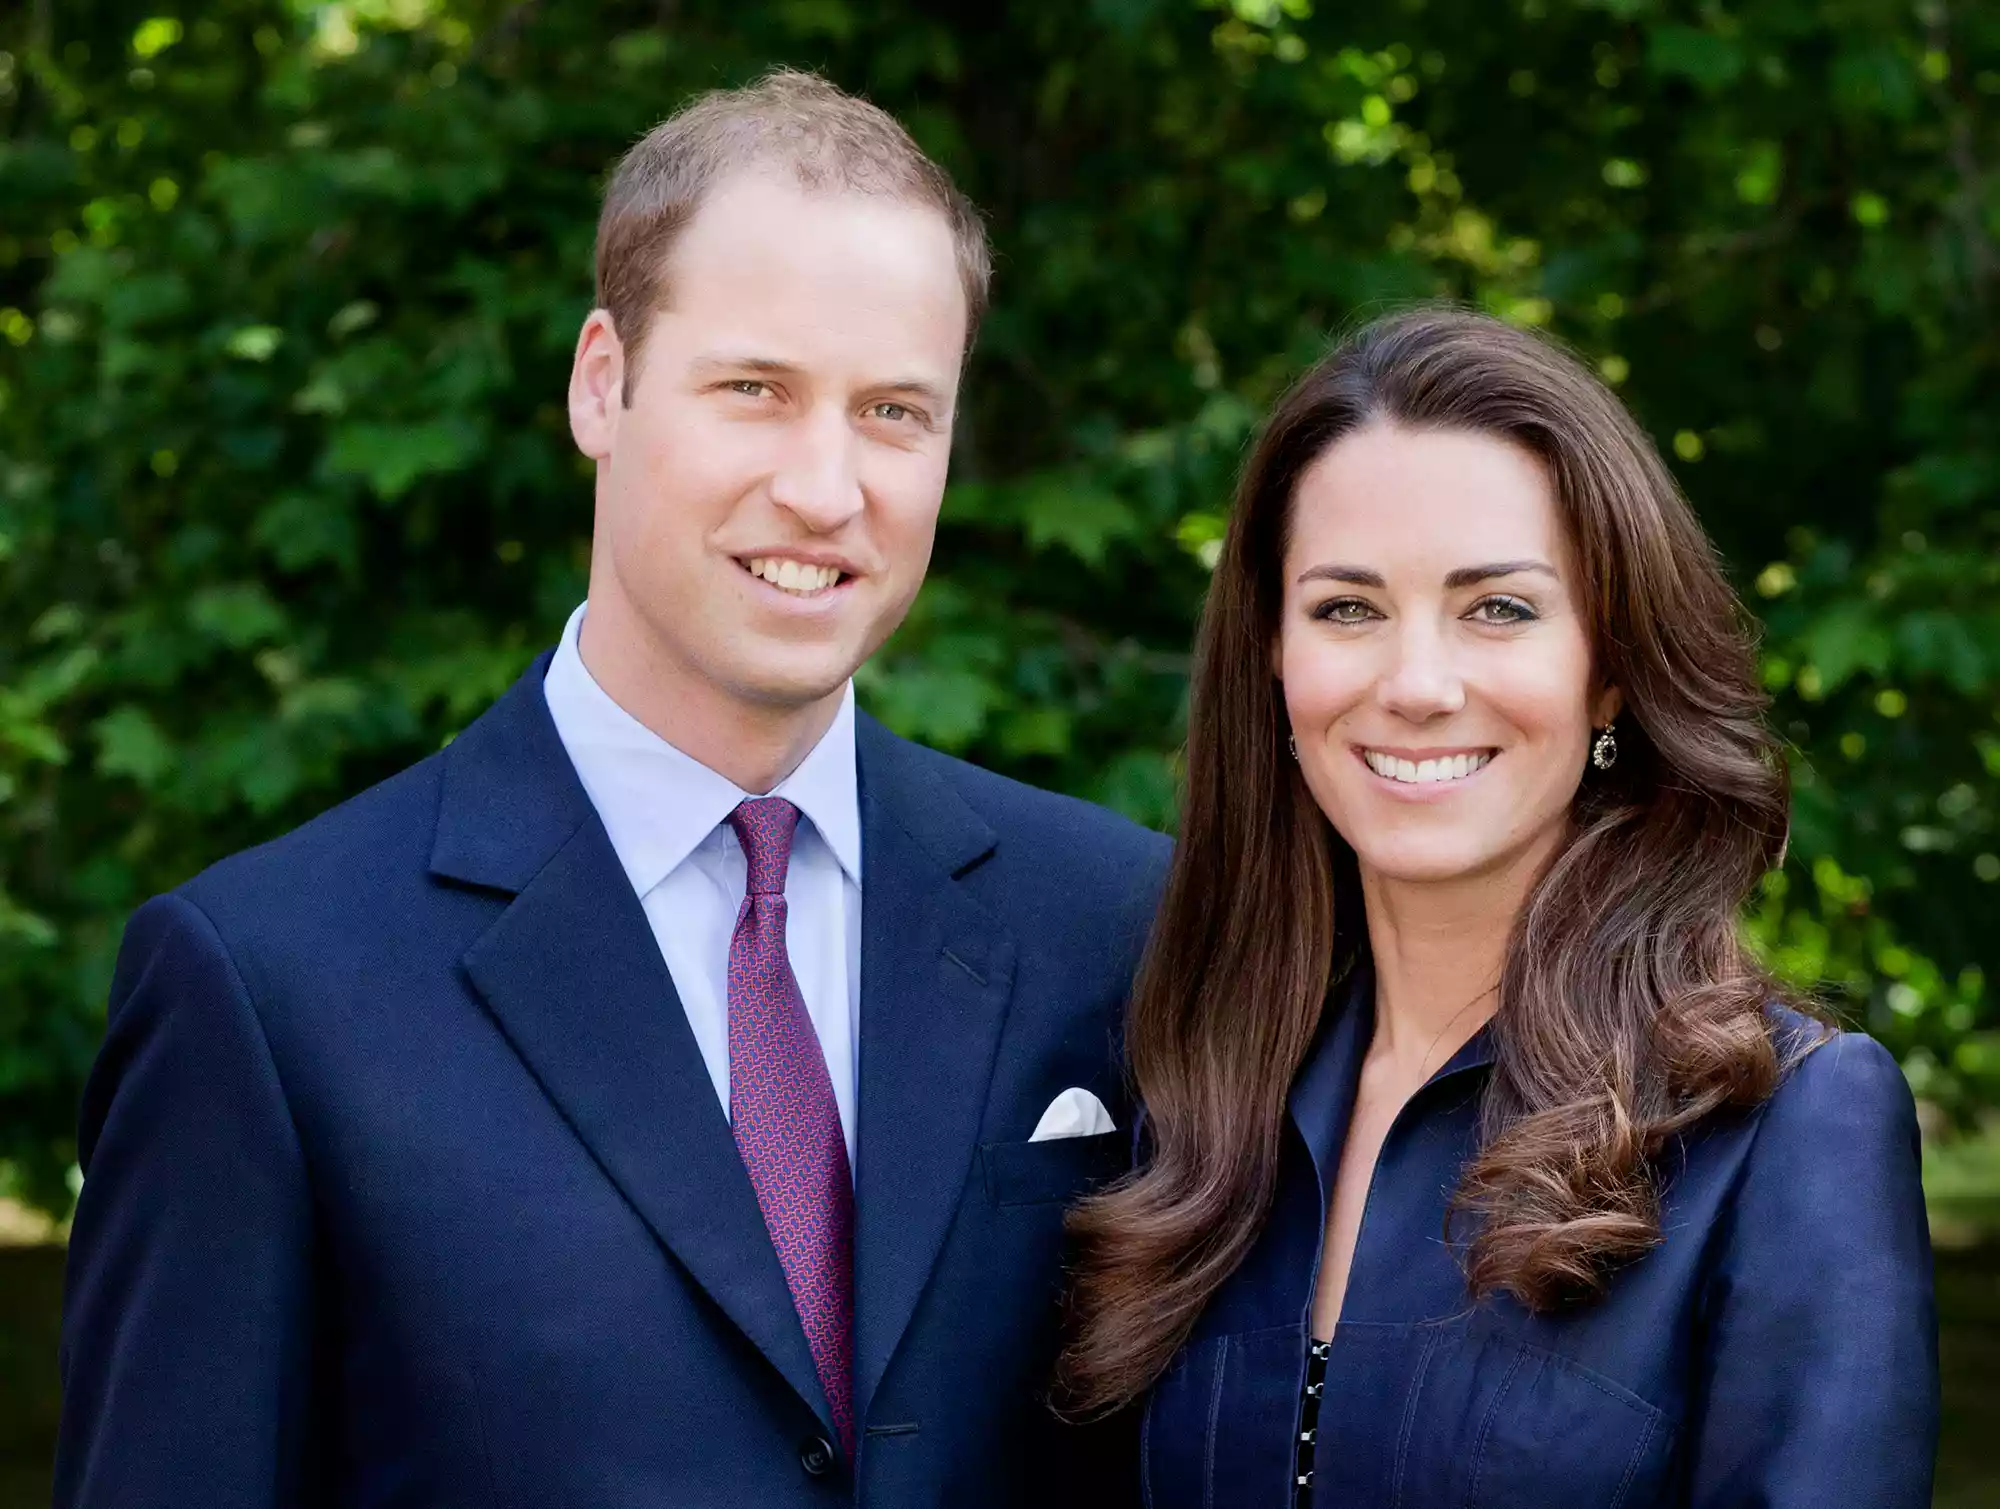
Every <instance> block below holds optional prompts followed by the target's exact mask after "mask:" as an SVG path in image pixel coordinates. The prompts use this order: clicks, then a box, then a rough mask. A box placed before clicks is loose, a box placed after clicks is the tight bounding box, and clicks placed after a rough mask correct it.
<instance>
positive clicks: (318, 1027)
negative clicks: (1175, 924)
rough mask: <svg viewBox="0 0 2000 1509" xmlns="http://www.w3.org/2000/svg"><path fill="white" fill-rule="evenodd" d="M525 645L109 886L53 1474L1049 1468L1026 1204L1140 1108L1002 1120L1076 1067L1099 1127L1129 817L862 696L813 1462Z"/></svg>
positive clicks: (1075, 1177)
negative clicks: (317, 778)
mask: <svg viewBox="0 0 2000 1509" xmlns="http://www.w3.org/2000/svg"><path fill="white" fill-rule="evenodd" d="M545 665H546V658H544V660H543V661H541V662H538V663H537V664H536V665H535V666H534V667H533V668H531V670H530V671H529V672H528V674H527V675H526V676H524V677H523V678H522V680H521V682H520V683H519V684H518V685H516V686H515V687H514V688H513V690H512V691H510V692H509V693H508V694H507V695H506V696H505V697H504V698H502V699H501V701H500V702H499V703H497V704H496V705H495V706H494V707H493V708H492V709H491V710H489V711H488V712H487V713H486V714H485V715H484V716H483V717H482V718H480V719H479V720H478V721H477V722H475V723H474V724H473V725H472V726H471V727H469V728H468V729H467V730H466V731H465V732H464V733H463V734H462V735H461V736H460V737H459V738H458V739H457V740H456V741H454V742H453V743H452V744H451V745H450V746H449V747H448V748H447V749H445V750H444V751H443V752H442V753H440V754H438V755H436V756H434V757H432V758H431V759H428V760H426V761H424V762H423V763H421V764H419V765H417V766H415V767H413V768H412V769H410V770H408V771H405V772H404V773H403V774H401V775H399V776H397V777H395V778H393V779H391V780H389V781H387V782H386V783H384V784H383V785H381V786H379V787H377V788H375V789H374V790H372V791H369V792H366V793H364V794H363V795H361V796H360V797H357V798H356V799H354V800H353V801H351V802H348V803H346V804H345V805H343V806H341V807H339V808H336V809H335V810H333V811H332V812H329V813H327V814H326V815H324V816H322V817H321V818H319V819H317V820H315V821H314V822H312V823H309V824H307V825H306V826H305V827H303V828H301V829H299V830H298V831H296V832H294V833H292V834H290V835H288V836H287V837H285V838H282V839H280V840H278V841H277V842H275V843H272V844H269V845H266V846H264V847H262V848H259V849H255V850H252V851H250V852H248V853H244V854H239V855H237V856H235V857H234V858H231V859H229V860H226V861H224V862H223V863H221V864H219V865H217V866H215V867H214V868H212V869H210V870H208V871H207V872H205V873H204V874H202V875H200V876H198V877H197V878H195V879H194V880H192V881H190V882H188V883H187V884H186V885H184V886H182V887H181V888H180V889H179V890H177V891H175V892H173V893H171V894H169V895H166V896H162V897H158V898H155V899H154V900H153V901H151V902H148V903H147V904H146V905H145V906H144V907H142V908H141V909H140V910H139V912H138V913H137V914H136V915H135V916H134V917H133V919H132V921H131V923H130V925H129V927H128V929H127V932H126V935H125V941H124V947H123V949H122V951H121V953H120V956H119V963H118V970H117V976H116V981H115V984H114V987H113V991H112V1006H111V1021H110V1029H109V1033H108V1036H107V1038H106V1041H105V1044H104V1047H103V1051H102V1054H101V1056H100V1058H99V1061H98V1063H97V1066H96V1068H95V1071H94V1072H93V1074H92V1076H91V1079H90V1082H89V1086H88V1089H87V1091H86V1094H85V1099H84V1105H83V1111H82V1131H81V1158H82V1162H83V1166H84V1169H85V1173H86V1179H85V1183H84V1186H83V1193H82V1196H81V1199H80V1201H79V1203H78V1208H77V1214H76V1220H75V1226H74V1232H73V1236H72V1241H71V1247H70V1259H69V1263H70V1267H69V1286H68V1296H67V1302H66V1307H65V1315H64V1335H63V1359H62V1371H63V1383H64V1416H63V1425H62V1439H61V1446H60V1450H59V1453H58V1463H57V1488H56V1502H57V1504H58V1505H62V1506H77V1509H86V1506H87V1509H112V1506H117V1509H131V1506H135V1505H197V1504H198V1505H201V1506H202V1509H272V1506H278V1505H294V1504H313V1505H320V1504H325V1505H342V1506H348V1505H352V1506H362V1505H366V1506H384V1509H386V1506H390V1505H412V1506H415V1505H422V1506H424V1509H446V1506H457V1505H464V1506H475V1505H476V1506H482V1509H487V1506H493V1509H593V1506H605V1509H610V1506H614V1505H615V1506H620V1509H631V1506H640V1505H647V1506H652V1505H707V1504H716V1505H736V1504H741V1505H756V1506H760V1509H761V1506H774V1505H777V1506H782V1505H795V1504H796V1505H804V1504H831V1503H838V1502H847V1501H850V1500H851V1501H854V1502H861V1503H868V1504H876V1505H885V1506H894V1505H920V1504H921V1505H932V1504H939V1503H944V1502H950V1503H953V1504H968V1505H1002V1504H1015V1503H1020V1502H1023V1501H1025V1500H1027V1499H1029V1498H1030V1497H1031V1496H1035V1495H1037V1494H1039V1493H1040V1492H1041V1491H1042V1489H1043V1487H1044V1485H1046V1484H1053V1483H1056V1482H1060V1481H1063V1480H1065V1479H1069V1480H1074V1481H1080V1479H1079V1478H1078V1477H1077V1475H1078V1474H1080V1473H1087V1471H1088V1470H1089V1469H1090V1468H1091V1467H1092V1466H1093V1465H1094V1461H1093V1459H1092V1458H1091V1457H1090V1455H1089V1453H1090V1452H1091V1450H1092V1443H1091V1442H1090V1440H1089V1438H1088V1437H1081V1436H1077V1435H1073V1434H1070V1433H1067V1432H1065V1431H1063V1430H1061V1429H1059V1428H1058V1427H1056V1426H1055V1425H1054V1424H1053V1423H1052V1422H1051V1421H1050V1420H1049V1418H1048V1417H1047V1415H1046V1413H1045V1411H1044V1410H1043V1409H1042V1408H1041V1407H1040V1405H1039V1403H1038V1400H1037V1393H1038V1391H1039V1390H1040V1389H1041V1388H1043V1387H1044V1386H1045V1384H1046V1381H1047V1377H1048V1371H1049V1368H1050V1365H1051V1363H1052V1360H1053V1356H1054V1351H1055V1345H1056V1336H1057V1314H1056V1307H1055V1303H1054V1301H1055V1298H1056V1292H1057V1287H1058V1281H1059V1242H1060V1233H1061V1219H1062V1209H1063V1205H1064V1203H1065V1202H1066V1201H1067V1200H1069V1199H1070V1198H1071V1197H1073V1196H1074V1195H1076V1194H1077V1193H1078V1192H1080V1191H1081V1190H1082V1189H1084V1188H1085V1187H1087V1186H1088V1185H1089V1184H1090V1183H1091V1182H1092V1181H1094V1180H1098V1179H1101V1178H1103V1177H1106V1176H1108V1175H1109V1174H1111V1173H1114V1172H1116V1171H1118V1170H1119V1169H1121V1168H1122V1167H1123V1166H1124V1165H1125V1164H1126V1162H1127V1161H1128V1159H1129V1149H1130V1142H1129V1133H1126V1132H1120V1133H1115V1134H1112V1135H1108V1136H1103V1137H1092V1138H1079V1139H1074V1140H1070V1141H1058V1142H1043V1143H1030V1141H1029V1137H1030V1134H1031V1133H1032V1131H1033V1129H1034V1126H1035V1123H1036V1121H1037V1119H1038V1118H1039V1117H1040V1115H1041V1113H1042V1111H1043V1110H1044V1108H1046V1107H1047V1105H1048V1104H1049V1102H1050V1101H1051V1100H1052V1099H1053V1098H1054V1097H1055V1096H1056V1095H1057V1094H1059V1093H1060V1092H1061V1091H1063V1090H1064V1089H1066V1088H1068V1087H1070V1086H1072V1085H1081V1086H1084V1087H1087V1088H1088V1089H1090V1090H1092V1091H1094V1092H1095V1093H1096V1094H1097V1095H1098V1096H1099V1097H1100V1098H1102V1099H1103V1101H1104V1102H1105V1104H1106V1105H1107V1106H1109V1107H1110V1108H1111V1110H1112V1114H1113V1116H1114V1117H1115V1118H1116V1119H1117V1121H1118V1123H1119V1125H1120V1126H1121V1127H1126V1128H1129V1126H1130V1124H1131V1117H1130V1111H1129V1108H1128V1105H1127V1103H1126V1099H1125V1096H1124V1094H1123V1092H1122V1090H1121V1084H1120V1077H1119V1071H1118V1068H1117V1064H1116V1056H1115V1051H1114V1050H1115V1041H1114V1039H1115V1036H1116V1033H1117V1030H1118V1025H1117V1024H1118V1017H1119V1012H1120V1010H1121V1008H1122V1005H1123V1002H1124V999H1125V996H1126V993H1127V990H1128V988H1129V985H1130V980H1131V975H1132V971H1133V967H1134V964H1135V961H1136V958H1137V955H1138V952H1139V950H1140V948H1141V946H1142V944H1143V941H1144V936H1145V932H1146V929H1147V926H1148V924H1149V922H1150V919H1151V914H1152V911H1153V907H1154V903H1155V900H1156V896H1157V892H1158V887H1159V883H1160V880H1161V878H1162V875H1163V871H1164V865H1165V857H1166V856H1165V851H1166V847H1167V844H1166V840H1165V839H1163V838H1161V837H1160V836H1159V835H1157V834H1153V833H1148V832H1146V831H1144V830H1143V829H1140V828H1137V827H1135V826H1133V825H1132V824H1130V823H1127V822H1125V821H1123V820H1122V819H1119V818H1116V817H1114V816H1112V815H1111V814H1109V813H1106V812H1104V811H1101V810H1099V809H1097V808H1094V807H1090V806H1087V805H1085V804H1083V803H1080V802H1075V801H1071V800H1067V799H1064V798H1061V797H1057V796H1052V795H1049V794H1047V793H1044V792H1038V791H1034V790H1031V789H1029V788H1027V787H1024V786H1020V785H1017V784H1015V783H1013V782H1010V781H1007V780H1004V779H1001V778H1000V777H997V776H994V775H990V774H987V773H985V772H982V771H980V770H977V769H975V768H973V767H971V766H969V765H965V764H962V763H960V762H958V761H955V760H951V759H948V758H946V757H944V756H942V755H939V754H936V753H933V752H931V751H929V750H925V749H922V748H919V747H918V746H915V745H912V744H908V743H905V742H904V741H902V740H900V739H898V738H896V737H894V736H893V735H891V734H889V733H888V732H887V731H886V730H884V729H883V728H882V727H881V726H880V725H879V724H877V723H875V722H873V721H872V720H869V719H866V718H863V719H862V720H860V723H859V732H858V734H857V738H858V741H859V747H858V762H859V773H860V788H861V820H862V834H863V838H862V848H863V877H862V894H863V923H862V928H863V942H862V958H861V1029H860V1031H861V1042H860V1061H859V1067H858V1071H857V1072H858V1076H859V1095H858V1107H859V1109H858V1128H857V1136H858V1152H857V1155H856V1169H855V1177H856V1185H857V1200H856V1206H857V1230H856V1234H855V1288H856V1300H855V1346H854V1355H855V1380H854V1396H855V1404H856V1415H857V1420H858V1422H859V1424H860V1426H861V1437H860V1443H859V1446H858V1449H857V1452H856V1456H855V1460H853V1461H852V1462H849V1461H845V1460H841V1459H840V1458H839V1456H838V1453H837V1452H834V1451H832V1450H831V1448H830V1446H829V1444H828V1443H830V1442H831V1440H832V1439H833V1437H834V1432H833V1431H832V1429H831V1428H830V1426H829V1424H828V1422H827V1418H826V1406H825V1402H824V1397H823V1394H822V1392H821V1390H820V1388H819V1386H818V1382H817V1379H816V1377H815V1375H814V1372H813V1363H812V1358H811V1356H810V1354H809V1353H808V1351H807V1348H806V1342H805V1337H804V1334H803V1331H802V1329H801V1327H800V1324H799V1321H798V1318H797V1315H796V1313H795V1311H794V1310H793V1308H792V1303H791V1299H790V1295H789V1294H788V1292H787V1290H786V1287H785V1280H784V1275H783V1273H782V1271H781V1269H780V1268H779V1265H778V1260H777V1256H776V1254H775V1252H774V1251H773V1249H772V1247H771V1244H770V1240H769V1237H768V1235H767V1234H766V1232H765V1230H764V1226H763V1222H762V1219H761V1217H760V1215H759V1212H758V1208H757V1204H756V1199H755V1196H754V1194H753V1193H752V1190H751V1187H750V1183H749V1179H748V1177H747V1175H746V1174H745V1172H744V1170H743V1166H742V1163H741V1161H740V1160H739V1158H738V1156H737V1152H736V1148H735V1144H734V1142H733V1141H732V1140H731V1137H730V1133H729V1127H728V1124H727V1119H726V1117H725V1115H724V1113H723V1110H722V1108H721V1106H720V1105H719V1103H718V1102H717V1099H716V1095H715V1091H714V1088H713V1086H712V1084H711V1083H710V1081H709V1078H708V1075H707V1073H706V1071H705V1069H704V1067H703V1064H702V1059H701V1056H700V1053H699V1051H698V1050H697V1048H696V1046H695V1041H694V1037H693V1035H692V1033H691V1032H690V1030H689V1028H688V1025H687V1022H686V1018H685V1016H684V1015H683V1013H682V1011H681V1009H680V1006H679V1003H678V1002H677V1000H676V998H675V995H674V988H673V984H672V981H671V979H670V977H669V975H668V973H667V969H666V966H665V964H664V963H663V961H662V960H661V957H660V954H659V950H658V948H657V946H656V945H655V943H654V940H653V936H652V933H651V931H650V929H649V927H648V925H647V921H646V918H645V915H644V913H643V912H642V911H641V909H640V905H639V902H638V899H637V898H636V897H635V896H634V895H633V893H632V890H631V887H630V885H629V883H628V882H627V881H626V879H625V875H624V872H623V871H622V870H621V869H620V868H619V865H618V862H617V860H616V858H615V857H614V855H613V852H612V849H611V845H610V842H609V840H608V839H607V838H606V836H605V833H604V829H603V827H602V825H601V824H600V822H599V821H598V818H597V815H596V813H595V811H594V810H593V809H592V807H591V805H590V802H589V800H588V798H587V797H586V796H585V794H584V791H583V789H582V787H581V785H580V784H579V783H578V781H577V779H576V776H575V773H574V771H573V769H572V767H571V765H570V763H569V760H568V757H567V755H566V754H565V753H564V751H563V748H562V745H561V743H560V741H559V740H558V738H557V736H556V732H555V728H554V726H553V724H552V723H551V721H550V719H549V716H548V709H547V706H546V704H545V702H544V701H543V698H542V693H541V680H542V674H543V670H544V667H545ZM1116 1445H1117V1443H1116V1442H1115V1440H1114V1441H1113V1442H1111V1443H1110V1449H1113V1450H1115V1449H1116ZM1127 1450H1129V1444H1128V1445H1127ZM1113 1466H1114V1468H1122V1469H1123V1471H1124V1472H1125V1473H1126V1474H1128V1475H1129V1473H1130V1470H1131V1462H1130V1459H1129V1457H1127V1458H1126V1459H1125V1460H1124V1461H1123V1462H1120V1463H1115V1464H1113Z"/></svg>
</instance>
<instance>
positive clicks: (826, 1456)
mask: <svg viewBox="0 0 2000 1509" xmlns="http://www.w3.org/2000/svg"><path fill="white" fill-rule="evenodd" d="M799 1466H801V1467H803V1468H805V1470H806V1475H807V1476H809V1477H815V1478H823V1477H825V1476H826V1475H827V1474H828V1473H829V1472H831V1471H833V1443H832V1442H831V1441H829V1440H827V1438H826V1437H825V1436H812V1437H809V1438H808V1439H807V1440H806V1442H805V1444H804V1445H802V1446H801V1447H799Z"/></svg>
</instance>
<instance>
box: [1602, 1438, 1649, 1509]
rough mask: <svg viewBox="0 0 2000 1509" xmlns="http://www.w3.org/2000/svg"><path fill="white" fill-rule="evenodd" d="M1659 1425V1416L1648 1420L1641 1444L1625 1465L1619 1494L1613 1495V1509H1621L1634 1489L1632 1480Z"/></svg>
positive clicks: (1619, 1483) (1640, 1439)
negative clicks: (1628, 1493) (1626, 1497)
mask: <svg viewBox="0 0 2000 1509" xmlns="http://www.w3.org/2000/svg"><path fill="white" fill-rule="evenodd" d="M1659 1423H1660V1417H1659V1416H1658V1415H1654V1416H1653V1417H1652V1418H1651V1419H1649V1420H1647V1422H1646V1430H1645V1434H1643V1435H1641V1436H1640V1437H1639V1444H1638V1445H1637V1446H1636V1447H1634V1448H1633V1451H1632V1460H1631V1461H1629V1462H1627V1463H1626V1464H1625V1476H1624V1477H1622V1478H1620V1479H1619V1480H1618V1492H1617V1493H1615V1494H1614V1495H1612V1498H1611V1509H1619V1506H1620V1505H1621V1504H1623V1503H1624V1502H1625V1494H1626V1493H1627V1491H1628V1490H1629V1489H1630V1488H1631V1487H1632V1479H1633V1477H1634V1476H1635V1475H1636V1474H1637V1473H1638V1471H1639V1463H1640V1461H1641V1460H1642V1459H1644V1457H1645V1455H1646V1448H1647V1447H1648V1446H1650V1445H1652V1444H1653V1432H1654V1430H1655V1429H1656V1428H1658V1426H1659Z"/></svg>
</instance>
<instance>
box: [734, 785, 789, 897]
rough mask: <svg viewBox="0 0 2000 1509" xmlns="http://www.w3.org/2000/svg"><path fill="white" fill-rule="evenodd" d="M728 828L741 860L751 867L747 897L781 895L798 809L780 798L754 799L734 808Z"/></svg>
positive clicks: (783, 888) (761, 797)
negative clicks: (734, 835) (738, 846)
mask: <svg viewBox="0 0 2000 1509" xmlns="http://www.w3.org/2000/svg"><path fill="white" fill-rule="evenodd" d="M729 826H730V827H731V828H734V829H735V830H736V841H737V842H738V843H740V844H741V845H743V857H744V858H745V859H746V860H748V861H749V863H750V879H749V884H748V885H747V886H746V889H747V890H748V892H749V894H751V895H752V896H782V895H784V894H785V871H786V870H787V869H788V868H789V867H790V865H791V862H792V834H793V833H794V832H796V831H797V829H798V826H799V809H798V808H796V807H794V806H793V805H792V804H791V803H790V802H788V801H786V800H785V799H784V798H783V797H781V796H753V797H751V798H750V799H749V800H748V801H744V802H738V803H737V804H736V810H735V811H734V812H732V813H730V814H729Z"/></svg>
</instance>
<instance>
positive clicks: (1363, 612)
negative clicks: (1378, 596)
mask: <svg viewBox="0 0 2000 1509" xmlns="http://www.w3.org/2000/svg"><path fill="white" fill-rule="evenodd" d="M1374 614H1375V610H1374V608H1372V607H1371V606H1369V605H1368V604H1367V603H1365V602H1363V601H1362V600H1361V599H1360V598H1358V597H1336V598H1335V599H1333V601H1332V602H1325V603H1321V604H1320V605H1319V606H1318V607H1317V608H1315V609H1313V617H1314V618H1317V619H1321V620H1323V621H1325V622H1327V623H1336V624H1358V623H1361V622H1363V621H1364V620H1366V619H1368V618H1372V617H1373V616H1374Z"/></svg>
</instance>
